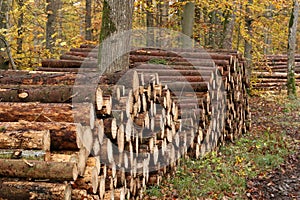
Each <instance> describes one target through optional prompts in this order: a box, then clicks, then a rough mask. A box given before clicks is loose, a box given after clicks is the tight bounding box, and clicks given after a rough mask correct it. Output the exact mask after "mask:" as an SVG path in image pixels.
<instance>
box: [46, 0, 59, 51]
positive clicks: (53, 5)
mask: <svg viewBox="0 0 300 200" xmlns="http://www.w3.org/2000/svg"><path fill="white" fill-rule="evenodd" d="M59 1H60V0H47V7H46V12H47V23H46V48H47V49H49V50H50V52H51V53H53V47H54V44H55V35H54V34H55V22H56V17H57V10H58V6H59V3H60V2H59Z"/></svg>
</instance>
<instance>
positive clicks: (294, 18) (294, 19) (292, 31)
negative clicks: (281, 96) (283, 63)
mask: <svg viewBox="0 0 300 200" xmlns="http://www.w3.org/2000/svg"><path fill="white" fill-rule="evenodd" d="M298 15H299V2H298V0H294V1H293V9H292V13H291V18H290V22H289V38H288V52H287V54H288V63H287V65H288V69H287V71H288V72H287V91H288V97H289V98H290V99H294V98H296V97H297V91H296V84H295V49H296V40H297V23H298Z"/></svg>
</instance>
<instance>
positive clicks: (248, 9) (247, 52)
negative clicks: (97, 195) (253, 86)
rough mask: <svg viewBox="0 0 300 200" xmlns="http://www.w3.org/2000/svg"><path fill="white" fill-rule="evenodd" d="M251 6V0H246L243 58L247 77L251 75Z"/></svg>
mask: <svg viewBox="0 0 300 200" xmlns="http://www.w3.org/2000/svg"><path fill="white" fill-rule="evenodd" d="M252 6H253V0H248V3H247V6H246V13H247V15H246V19H245V23H246V31H247V38H246V40H245V50H244V54H245V59H246V64H247V69H246V73H247V75H248V77H250V76H251V70H252V48H253V47H252V36H253V35H252V23H253V16H252Z"/></svg>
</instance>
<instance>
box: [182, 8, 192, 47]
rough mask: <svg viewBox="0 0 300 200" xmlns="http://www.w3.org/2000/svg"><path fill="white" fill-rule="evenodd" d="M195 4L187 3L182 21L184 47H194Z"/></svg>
mask: <svg viewBox="0 0 300 200" xmlns="http://www.w3.org/2000/svg"><path fill="white" fill-rule="evenodd" d="M194 15H195V3H192V2H187V3H186V4H185V6H184V11H183V19H182V33H183V34H184V36H183V38H182V47H183V48H191V47H192V45H193V44H192V41H193V39H192V37H193V27H194Z"/></svg>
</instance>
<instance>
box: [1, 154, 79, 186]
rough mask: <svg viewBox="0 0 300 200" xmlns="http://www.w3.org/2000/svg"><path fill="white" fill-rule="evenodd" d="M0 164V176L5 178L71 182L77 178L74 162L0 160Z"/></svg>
mask: <svg viewBox="0 0 300 200" xmlns="http://www.w3.org/2000/svg"><path fill="white" fill-rule="evenodd" d="M0 164H1V168H0V175H1V176H6V177H16V178H29V177H30V178H33V179H51V180H60V181H64V180H70V181H73V180H76V179H77V176H78V169H77V164H76V163H75V162H44V161H36V160H31V161H26V160H16V159H0Z"/></svg>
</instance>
